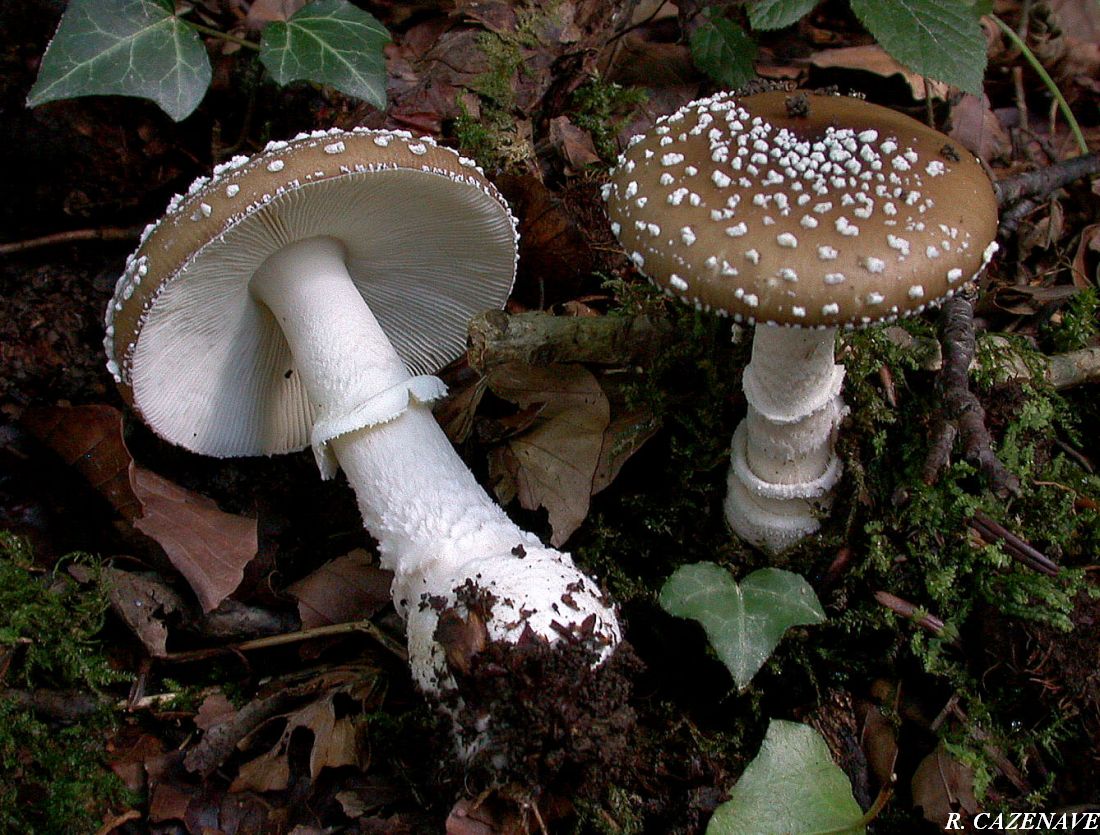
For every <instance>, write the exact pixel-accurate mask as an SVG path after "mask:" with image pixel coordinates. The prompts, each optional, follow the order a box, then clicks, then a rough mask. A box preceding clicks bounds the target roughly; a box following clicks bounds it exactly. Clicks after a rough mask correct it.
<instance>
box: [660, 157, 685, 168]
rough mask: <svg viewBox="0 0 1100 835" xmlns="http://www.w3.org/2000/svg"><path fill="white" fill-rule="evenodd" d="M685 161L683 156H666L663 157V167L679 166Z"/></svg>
mask: <svg viewBox="0 0 1100 835" xmlns="http://www.w3.org/2000/svg"><path fill="white" fill-rule="evenodd" d="M683 161H684V155H683V154H665V155H664V156H662V157H661V165H664V166H666V167H667V166H669V165H679V164H680V163H681V162H683Z"/></svg>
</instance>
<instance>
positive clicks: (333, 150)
mask: <svg viewBox="0 0 1100 835" xmlns="http://www.w3.org/2000/svg"><path fill="white" fill-rule="evenodd" d="M325 153H326V154H342V153H344V143H343V142H333V143H332V144H331V145H326V146H325Z"/></svg>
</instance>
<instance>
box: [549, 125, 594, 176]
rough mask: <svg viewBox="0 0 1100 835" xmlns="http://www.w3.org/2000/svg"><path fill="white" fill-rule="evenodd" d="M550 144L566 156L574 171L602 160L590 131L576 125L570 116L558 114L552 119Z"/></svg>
mask: <svg viewBox="0 0 1100 835" xmlns="http://www.w3.org/2000/svg"><path fill="white" fill-rule="evenodd" d="M550 144H551V145H552V146H553V147H554V148H556V149H557V150H558V152H559V153H561V155H562V156H563V157H565V161H566V162H568V163H569V168H570V169H571V170H573V171H579V170H581V169H583V168H584V167H585V166H586V165H592V164H593V163H597V162H599V161H600V155H599V154H597V153H596V148H595V146H594V145H593V144H592V137H591V136H589V135H588V131H585V130H582V129H581V128H579V127H577V126H576V125H574V124H573V123H572V122H571V121H570V120H569V117H568V116H558V117H556V118H554V119H551V120H550Z"/></svg>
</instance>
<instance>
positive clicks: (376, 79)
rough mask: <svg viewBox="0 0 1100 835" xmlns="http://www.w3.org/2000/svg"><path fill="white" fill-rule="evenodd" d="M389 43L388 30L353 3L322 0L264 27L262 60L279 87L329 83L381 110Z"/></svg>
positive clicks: (339, 0)
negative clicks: (383, 53)
mask: <svg viewBox="0 0 1100 835" xmlns="http://www.w3.org/2000/svg"><path fill="white" fill-rule="evenodd" d="M389 42H390V33H389V32H387V31H386V27H385V26H383V25H382V24H381V23H379V22H378V21H377V20H376V19H375V18H374V17H373V16H372V15H370V14H368V13H367V12H364V11H363V10H362V9H359V8H356V7H355V6H353V5H352V4H351V3H349V2H347V0H317V2H316V3H310V4H309V5H308V6H303V7H302V8H301V9H299V10H298V11H297V12H295V13H294V14H293V15H291V17H290V19H289V20H287V21H281V20H275V21H272V22H271V23H269V24H268V25H267V26H265V27H264V31H263V35H262V37H261V40H260V60H261V61H262V62H263V65H264V66H265V67H266V68H267V71H268V72H270V73H271V75H272V77H273V78H274V79H275V80H276V81H277V82H278V83H279V84H289V83H290V82H291V81H313V82H316V83H318V84H329V85H331V86H333V87H335V88H336V89H337V90H339V91H340V92H341V93H346V94H347V95H349V96H354V97H355V98H358V99H363V100H364V101H367V102H370V103H371V104H373V105H374V106H375V107H377V108H380V109H381V108H384V107H385V106H386V62H385V58H384V57H383V55H382V49H383V47H385V45H386V44H387V43H389Z"/></svg>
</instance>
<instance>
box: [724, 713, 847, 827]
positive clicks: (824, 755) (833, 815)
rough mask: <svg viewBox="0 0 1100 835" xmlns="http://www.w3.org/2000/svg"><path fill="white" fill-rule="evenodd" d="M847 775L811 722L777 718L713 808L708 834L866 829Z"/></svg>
mask: <svg viewBox="0 0 1100 835" xmlns="http://www.w3.org/2000/svg"><path fill="white" fill-rule="evenodd" d="M862 818H863V811H862V810H861V809H860V808H859V804H858V803H856V801H855V798H854V797H852V785H851V783H850V782H849V781H848V777H847V775H845V773H844V772H843V771H842V770H841V769H840V767H839V766H837V764H836V763H834V762H833V759H832V757H831V756H830V755H829V748H828V746H827V745H826V744H825V740H823V739H822V738H821V735H820V734H819V733H818V732H817V731H815V730H814V729H813V728H811V727H809V726H808V725H802V724H800V723H798V722H785V721H783V720H780V719H773V720H772V721H771V723H770V724H769V725H768V732H767V734H765V736H764V743H763V745H761V746H760V753H758V754H757V755H756V757H755V759H753V761H752V762H751V763H749V764H748V767H747V768H746V769H745V772H744V774H742V775H741V779H740V780H738V781H737V785H735V786H734V787H733V788H732V789H731V790H730V799H729V800H728V801H727V802H726V803H723V804H722V805H721V806H719V807H718V808H717V810H715V812H714V816H713V817H712V818H711V819H710V823H709V824H708V825H707V835H775V833H778V832H797V833H801V835H807V833H825V832H852V833H860V832H866V829H865V828H864V827H863V826H860V825H859V824H860V822H861V820H862Z"/></svg>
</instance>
